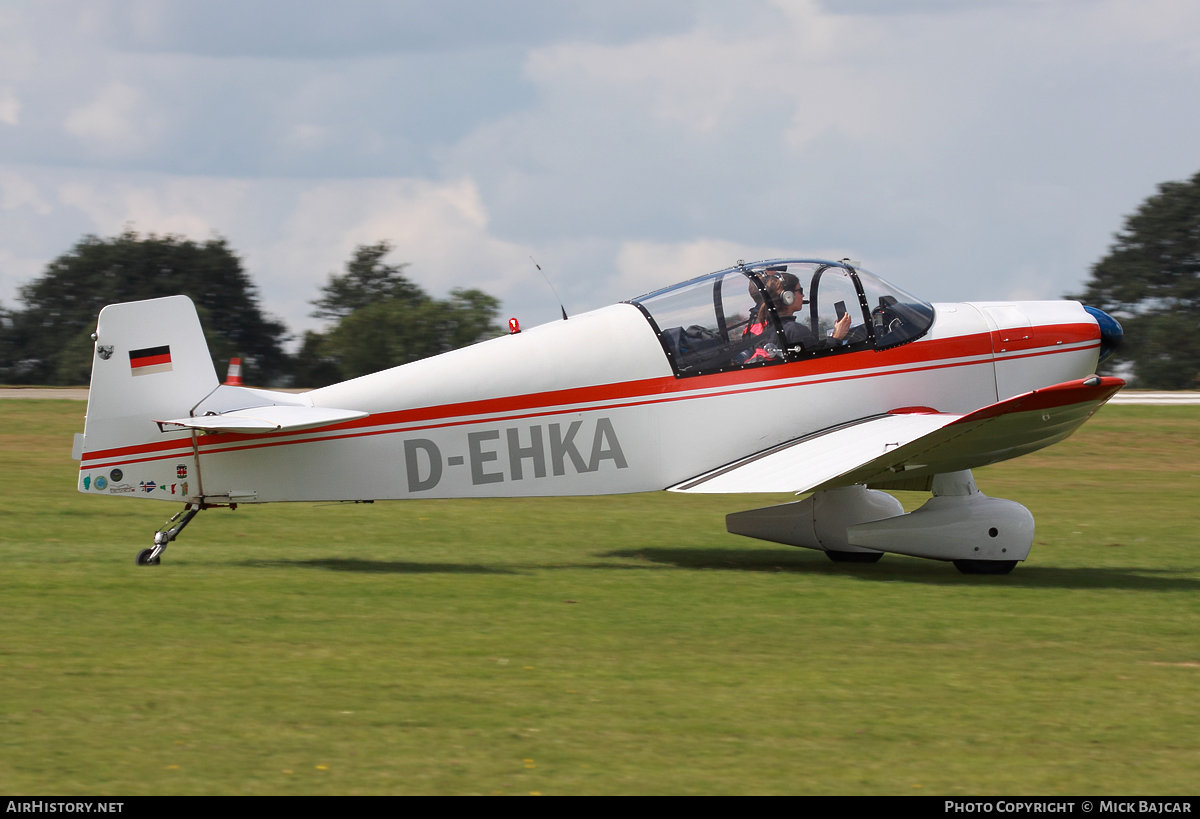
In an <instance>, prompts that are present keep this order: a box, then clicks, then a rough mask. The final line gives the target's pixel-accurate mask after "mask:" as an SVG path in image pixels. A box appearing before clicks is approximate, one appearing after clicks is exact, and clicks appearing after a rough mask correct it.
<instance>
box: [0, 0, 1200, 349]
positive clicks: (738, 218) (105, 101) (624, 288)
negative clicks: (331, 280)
mask: <svg viewBox="0 0 1200 819" xmlns="http://www.w3.org/2000/svg"><path fill="white" fill-rule="evenodd" d="M1197 170H1200V3H1197V2H1195V0H738V1H737V2H703V1H700V2H681V1H680V2H677V1H676V0H655V2H653V3H646V2H642V1H641V0H639V1H638V2H633V0H604V2H599V0H596V1H595V2H586V3H583V2H580V3H575V2H569V0H511V1H510V2H500V0H439V2H436V3H435V2H415V1H414V0H390V2H376V1H375V0H357V1H356V2H354V3H334V2H315V0H288V1H287V2H275V1H274V0H204V1H203V2H190V1H188V0H171V1H170V2H168V1H166V0H126V1H125V2H119V1H118V0H107V1H106V0H75V2H55V1H54V0H36V2H34V0H29V1H28V2H20V1H19V0H0V302H3V303H5V304H7V305H10V306H11V305H12V304H13V301H14V298H15V294H16V288H17V287H18V286H19V285H20V284H21V283H22V282H25V281H28V280H29V279H30V278H32V277H34V276H36V275H37V274H38V273H39V272H40V271H41V270H42V269H43V267H44V265H45V264H46V262H47V261H49V260H50V259H52V258H54V257H55V256H58V255H59V254H61V253H63V252H65V251H66V250H67V249H69V248H70V247H71V245H73V244H74V243H75V242H76V241H78V239H79V238H80V237H81V236H83V235H84V234H88V233H94V234H98V235H101V236H111V235H114V234H116V233H118V232H120V231H121V230H122V228H123V227H125V226H127V225H128V226H132V227H133V228H134V229H136V230H138V231H140V232H156V233H160V234H161V233H174V234H182V235H185V236H188V237H191V238H194V239H205V238H207V237H208V236H210V235H212V234H213V233H217V234H220V235H222V236H225V237H227V238H228V240H229V242H230V244H231V245H232V246H233V247H234V248H235V249H236V250H237V251H238V252H239V253H240V254H241V255H242V257H243V260H244V263H245V266H246V268H247V270H248V271H249V272H250V274H251V276H252V277H253V278H254V280H255V281H256V282H257V283H258V285H259V287H260V289H261V293H262V297H263V302H264V305H265V307H266V308H267V310H268V311H270V312H271V313H273V314H275V315H276V316H278V317H280V318H282V319H283V320H284V321H285V322H286V323H287V324H288V326H289V327H291V328H292V329H293V330H301V329H305V328H308V327H316V326H318V324H319V323H318V322H317V321H316V320H314V319H311V318H309V317H308V316H307V314H308V311H309V310H310V309H311V307H310V305H309V303H308V302H309V301H310V300H311V299H313V298H314V297H315V296H316V292H317V288H318V287H319V286H320V284H321V283H322V282H323V281H324V280H325V278H326V276H328V274H329V273H330V272H331V271H334V270H337V269H339V268H340V267H341V265H342V264H343V263H344V261H345V260H346V259H347V258H348V256H349V255H350V253H351V252H352V251H353V249H354V247H355V246H356V245H358V244H362V243H372V242H377V241H379V240H383V239H386V240H389V241H391V242H392V243H393V244H395V245H396V248H397V249H396V251H395V252H394V254H393V257H392V258H393V259H394V260H395V261H397V262H400V261H406V262H411V263H412V267H411V268H409V273H410V274H411V276H412V277H413V278H414V279H415V280H417V281H418V282H420V283H421V284H423V285H424V286H426V287H427V288H428V289H430V290H431V291H432V292H434V293H436V294H439V295H440V294H444V293H445V292H446V291H447V290H448V289H450V288H451V287H455V286H475V287H482V288H484V289H486V290H488V291H489V292H492V293H494V294H495V295H497V296H500V297H501V298H502V299H503V301H504V314H505V317H507V316H508V315H516V316H518V317H520V318H521V319H522V322H523V323H525V324H526V325H532V324H536V323H541V322H543V321H548V320H551V319H553V318H554V317H555V316H556V314H557V306H556V303H555V301H554V299H553V296H552V295H551V293H550V290H549V288H548V287H547V285H546V283H545V282H544V281H543V280H542V279H541V278H540V277H539V276H538V274H537V271H536V270H535V269H534V267H533V265H532V263H531V262H530V261H529V257H530V256H533V257H535V258H536V259H537V260H538V262H539V263H541V265H542V267H543V268H544V269H545V270H546V271H547V273H548V274H549V275H550V276H551V278H552V280H553V282H554V284H555V285H556V286H557V288H558V290H559V292H560V294H561V295H562V297H563V300H564V301H565V302H566V306H567V309H568V311H581V310H585V309H590V308H593V307H598V306H602V305H604V304H607V303H610V302H613V301H619V300H622V299H626V298H629V297H632V296H635V295H638V294H640V293H643V292H646V291H648V290H651V289H653V288H655V287H658V286H661V285H664V284H668V283H671V282H673V281H678V280H682V279H684V278H689V277H691V276H694V275H698V274H700V273H705V272H708V271H711V270H715V269H719V268H722V267H725V266H728V265H730V264H733V263H734V262H736V261H737V260H738V259H739V258H744V259H747V260H750V259H760V258H766V257H772V256H779V255H803V256H817V257H833V258H841V257H843V256H850V257H851V258H855V259H861V260H862V261H863V264H864V266H865V267H867V268H868V269H871V270H873V271H874V272H876V273H878V274H880V275H883V276H884V277H885V278H888V279H891V280H893V281H895V282H896V283H897V284H899V285H901V286H903V287H905V288H906V289H908V290H910V291H912V292H915V293H917V294H919V295H922V296H924V297H925V298H927V299H929V300H931V301H950V300H960V299H963V300H965V299H1008V298H1014V299H1022V298H1057V297H1059V296H1061V295H1062V294H1064V293H1066V292H1070V291H1072V290H1073V289H1075V288H1077V287H1078V286H1079V284H1080V282H1081V281H1082V280H1083V279H1084V278H1085V277H1086V275H1087V271H1088V268H1089V266H1090V265H1091V264H1092V263H1094V262H1095V261H1096V260H1097V259H1098V258H1099V257H1100V256H1102V255H1103V254H1104V252H1105V250H1106V248H1107V246H1108V244H1109V242H1110V241H1111V235H1112V233H1113V232H1114V231H1116V230H1117V229H1118V228H1119V227H1120V225H1121V221H1122V218H1123V216H1124V215H1125V214H1127V213H1129V212H1130V211H1131V210H1133V208H1135V207H1136V206H1137V204H1138V203H1139V202H1140V201H1141V200H1143V199H1144V198H1145V197H1146V196H1148V195H1150V194H1152V193H1153V192H1154V190H1155V186H1156V185H1157V184H1158V183H1160V182H1163V181H1166V180H1172V179H1184V178H1187V177H1190V176H1191V175H1192V174H1194V173H1195V172H1196V171H1197Z"/></svg>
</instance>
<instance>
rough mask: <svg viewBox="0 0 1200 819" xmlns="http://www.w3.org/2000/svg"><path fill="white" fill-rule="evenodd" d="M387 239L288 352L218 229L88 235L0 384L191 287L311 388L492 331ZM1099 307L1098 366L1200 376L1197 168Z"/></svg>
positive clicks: (231, 345) (224, 327)
mask: <svg viewBox="0 0 1200 819" xmlns="http://www.w3.org/2000/svg"><path fill="white" fill-rule="evenodd" d="M392 249H393V248H392V246H391V245H390V244H388V243H387V242H379V243H377V244H373V245H360V246H359V247H358V248H356V249H355V251H354V253H353V255H352V256H351V258H350V259H349V260H348V261H347V262H346V265H345V271H344V272H343V273H340V274H330V276H329V279H328V281H327V282H326V284H325V285H324V286H323V287H322V288H321V290H320V293H319V295H318V297H317V298H316V299H314V300H313V302H312V304H313V307H314V311H313V316H315V317H317V318H323V319H326V320H328V321H329V322H331V324H330V326H329V327H328V329H326V330H324V331H322V332H313V331H309V332H306V333H305V334H304V336H303V338H302V339H301V340H300V341H301V343H300V346H299V349H298V350H297V351H296V353H294V354H289V353H287V352H286V351H285V349H284V344H285V343H286V341H287V340H288V339H289V335H288V332H287V328H285V327H284V325H283V324H281V323H280V322H278V321H276V320H274V319H272V318H270V317H269V316H268V315H267V314H266V313H265V312H263V310H262V307H261V306H260V304H259V297H258V291H257V289H256V288H255V286H254V284H253V282H251V280H250V277H249V276H248V275H247V273H246V271H245V270H244V269H243V267H242V263H241V260H240V259H239V258H238V256H237V254H236V253H234V251H233V250H232V249H231V248H230V247H229V244H228V242H227V241H226V240H225V239H222V238H220V237H216V238H212V239H209V240H208V241H206V242H203V243H198V242H193V241H191V240H189V239H183V238H181V237H177V236H155V235H153V234H151V235H148V236H139V235H138V234H137V233H135V232H133V231H132V230H127V231H125V232H124V233H122V234H121V235H119V236H115V237H112V238H108V239H102V238H98V237H96V236H86V237H84V238H83V239H82V240H81V241H80V242H79V243H78V244H76V245H75V246H74V247H73V248H71V250H69V251H68V252H66V253H64V254H63V255H62V256H60V257H58V258H57V259H55V260H54V261H52V262H51V263H50V264H49V265H48V266H47V267H46V270H45V272H44V273H43V274H42V275H41V276H39V277H38V278H37V279H35V280H33V281H32V282H30V283H29V284H26V285H25V286H24V287H22V288H21V289H20V294H19V298H20V302H21V304H22V306H21V307H20V308H18V309H8V310H6V309H4V308H3V306H0V384H50V385H75V384H86V383H88V379H89V377H90V373H91V365H92V352H93V348H92V340H91V333H92V331H93V330H94V329H95V326H96V317H97V315H99V313H100V309H101V308H102V307H104V306H105V305H107V304H113V303H116V302H122V301H135V300H138V299H148V298H155V297H159V296H171V295H175V294H177V293H183V294H185V295H187V296H190V297H191V299H192V301H193V302H195V304H196V309H197V310H198V312H199V314H200V323H201V325H202V326H203V328H204V334H205V336H206V338H207V339H208V344H209V350H210V351H211V352H212V356H213V361H214V364H216V365H217V372H218V373H223V372H224V369H223V368H224V366H225V364H226V362H228V360H229V359H230V358H231V357H233V356H240V357H241V358H242V361H243V373H244V377H245V378H246V379H247V383H254V384H258V385H262V386H270V385H276V386H283V385H288V384H291V385H295V386H302V387H319V386H324V385H325V384H332V383H335V382H337V381H341V380H344V379H346V378H354V377H356V376H359V375H366V374H367V373H371V372H376V371H378V370H382V369H386V368H388V367H394V366H397V365H399V364H406V363H408V362H410V361H416V360H417V359H420V358H425V357H427V356H431V355H436V354H438V353H442V352H446V351H447V350H453V349H456V348H458V347H463V346H466V345H468V344H473V343H475V342H477V341H481V340H483V339H485V338H489V337H492V336H495V335H498V334H499V333H500V329H499V327H497V326H496V317H497V313H498V310H499V304H500V303H499V301H498V300H497V299H496V298H494V297H493V296H490V295H488V294H487V293H484V292H483V291H481V290H475V289H455V290H451V291H450V294H449V296H448V297H447V298H444V299H438V298H434V297H432V296H430V295H429V294H428V293H426V292H425V291H424V290H422V289H421V287H419V286H418V285H417V284H415V283H414V282H412V281H411V280H409V279H408V278H407V277H405V275H404V270H405V268H407V267H408V265H407V264H388V263H387V262H386V261H385V257H386V256H387V255H388V254H389V253H390V252H391V251H392ZM1069 298H1075V299H1079V300H1080V301H1082V302H1083V303H1084V304H1089V305H1092V306H1094V307H1099V308H1100V309H1102V310H1104V311H1106V312H1108V313H1110V314H1111V315H1113V316H1114V317H1116V318H1117V319H1118V320H1119V321H1120V322H1121V323H1122V325H1123V326H1124V329H1125V342H1124V344H1123V346H1122V347H1121V348H1120V349H1119V350H1118V351H1117V353H1116V355H1114V356H1113V357H1112V358H1111V359H1109V360H1108V361H1106V362H1105V363H1104V364H1103V365H1102V368H1101V369H1102V370H1103V371H1105V372H1119V373H1121V374H1122V375H1125V376H1127V377H1128V376H1131V377H1132V378H1131V380H1132V384H1131V385H1132V386H1136V387H1144V388H1149V389H1172V390H1177V389H1197V388H1200V173H1197V174H1196V175H1195V176H1193V177H1192V178H1191V179H1189V180H1187V181H1183V182H1165V183H1163V184H1161V185H1159V186H1158V191H1157V193H1155V194H1154V195H1153V196H1151V197H1149V198H1148V199H1147V200H1146V201H1145V202H1143V203H1142V204H1141V205H1140V206H1139V207H1138V209H1137V210H1136V211H1135V212H1134V213H1133V214H1131V215H1130V216H1129V217H1127V218H1126V220H1125V223H1124V227H1123V229H1122V230H1121V231H1120V232H1119V233H1117V235H1116V236H1115V237H1114V243H1113V245H1112V246H1111V247H1110V248H1109V250H1108V253H1107V254H1106V255H1105V256H1104V258H1102V259H1101V260H1100V261H1098V262H1097V263H1096V264H1095V265H1093V267H1092V269H1091V271H1090V277H1089V279H1088V281H1087V282H1086V287H1085V289H1084V291H1083V292H1082V293H1079V294H1076V295H1073V296H1069Z"/></svg>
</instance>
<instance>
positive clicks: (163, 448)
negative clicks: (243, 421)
mask: <svg viewBox="0 0 1200 819" xmlns="http://www.w3.org/2000/svg"><path fill="white" fill-rule="evenodd" d="M218 384H219V381H218V379H217V373H216V370H215V369H214V368H213V363H212V359H211V358H210V357H209V352H208V344H207V342H206V341H205V340H204V331H203V330H202V329H201V327H200V319H199V317H198V316H197V315H196V307H195V305H194V304H192V300H191V299H189V298H188V297H187V296H169V297H167V298H162V299H149V300H147V301H136V302H126V303H124V304H110V305H109V306H107V307H105V308H104V309H103V310H101V311H100V318H99V320H98V321H97V324H96V348H95V353H94V356H93V359H92V382H91V390H90V392H89V395H88V408H87V419H86V422H85V424H84V434H83V444H82V447H81V455H82V462H81V464H80V473H79V491H81V492H88V493H95V492H102V493H104V494H121V493H122V492H123V493H126V494H138V495H141V494H143V493H144V494H145V495H147V496H150V497H154V498H156V499H158V500H182V499H184V497H185V496H186V495H187V494H189V493H188V491H187V489H186V486H187V484H186V482H185V481H184V479H185V478H186V477H188V476H189V473H193V472H194V470H195V465H194V462H193V461H192V457H191V454H190V452H188V451H187V450H188V449H190V446H191V434H190V433H189V432H185V431H177V432H166V433H164V432H162V431H160V430H159V428H158V425H157V424H155V423H154V419H161V418H177V417H181V416H186V415H188V413H189V411H190V410H191V409H192V407H194V406H196V404H198V403H199V402H200V401H202V400H203V399H204V397H205V396H206V395H208V394H209V393H211V392H212V391H213V390H214V389H216V388H217V386H218ZM113 475H120V478H118V479H116V480H114V479H113ZM173 479H177V480H173ZM97 484H99V486H98V485H97ZM147 487H151V488H150V489H147Z"/></svg>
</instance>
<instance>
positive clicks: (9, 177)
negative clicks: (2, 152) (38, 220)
mask: <svg viewBox="0 0 1200 819" xmlns="http://www.w3.org/2000/svg"><path fill="white" fill-rule="evenodd" d="M23 206H28V207H30V208H32V209H33V211H34V213H36V214H38V215H39V216H48V215H49V214H50V213H51V211H53V208H52V207H51V206H50V204H49V203H48V202H47V201H46V200H45V199H43V198H42V195H41V192H40V191H39V190H38V186H37V184H36V183H34V182H33V181H32V180H30V179H29V178H28V177H27V176H25V175H23V174H21V173H18V172H17V171H15V170H12V169H9V168H3V167H0V208H3V209H4V210H15V209H17V208H19V207H23Z"/></svg>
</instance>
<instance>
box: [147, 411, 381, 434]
mask: <svg viewBox="0 0 1200 819" xmlns="http://www.w3.org/2000/svg"><path fill="white" fill-rule="evenodd" d="M367 414H368V413H365V412H359V411H357V410H345V409H333V408H329V407H298V406H268V407H248V408H245V409H239V410H234V411H231V412H222V413H214V414H212V415H198V416H195V417H191V418H175V419H172V420H170V421H157V420H156V421H155V422H154V423H156V424H158V425H159V428H160V429H162V428H163V427H164V426H174V427H183V428H185V429H202V430H206V431H208V432H242V433H256V432H257V433H261V432H294V431H297V430H302V429H311V428H313V427H324V426H329V425H330V424H340V423H342V422H343V421H356V420H358V419H359V418H366V417H367Z"/></svg>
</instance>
